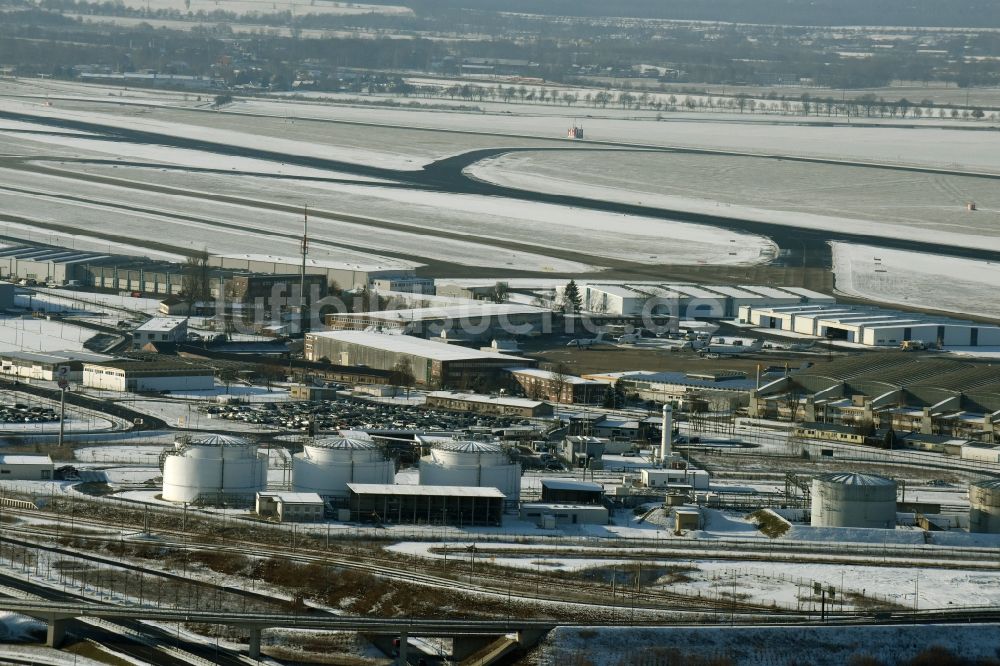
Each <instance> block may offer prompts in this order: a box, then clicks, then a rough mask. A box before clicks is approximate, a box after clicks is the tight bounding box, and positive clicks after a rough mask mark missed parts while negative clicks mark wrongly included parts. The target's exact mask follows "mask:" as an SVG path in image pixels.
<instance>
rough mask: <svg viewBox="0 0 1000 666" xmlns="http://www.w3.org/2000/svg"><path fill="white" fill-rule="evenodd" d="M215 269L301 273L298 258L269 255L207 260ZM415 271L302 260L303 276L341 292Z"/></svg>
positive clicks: (224, 257) (236, 256)
mask: <svg viewBox="0 0 1000 666" xmlns="http://www.w3.org/2000/svg"><path fill="white" fill-rule="evenodd" d="M209 264H210V265H211V266H213V267H216V268H221V269H224V270H228V271H232V272H234V273H270V274H282V273H285V274H288V273H291V274H296V275H297V274H298V273H299V272H300V271H301V270H302V258H301V257H282V256H275V255H269V254H230V255H218V256H213V257H211V258H210V259H209ZM415 274H416V269H415V268H410V267H397V266H380V265H378V264H354V263H347V262H342V261H330V260H326V259H320V258H316V257H309V258H308V259H307V260H306V275H322V276H323V277H324V278H325V280H326V283H327V284H330V283H334V282H335V283H336V284H337V286H339V287H340V288H341V289H358V288H363V287H368V286H370V285H371V284H372V281H374V280H377V279H384V278H406V277H414V276H415Z"/></svg>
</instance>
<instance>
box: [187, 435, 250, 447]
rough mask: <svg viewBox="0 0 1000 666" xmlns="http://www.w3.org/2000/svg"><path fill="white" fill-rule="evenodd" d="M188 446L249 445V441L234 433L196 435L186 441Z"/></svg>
mask: <svg viewBox="0 0 1000 666" xmlns="http://www.w3.org/2000/svg"><path fill="white" fill-rule="evenodd" d="M188 445H189V446H249V445H250V442H249V441H247V440H245V439H243V438H242V437H236V436H234V435H217V434H214V433H212V434H208V435H197V436H195V437H192V438H191V441H190V442H188Z"/></svg>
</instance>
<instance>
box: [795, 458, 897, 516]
mask: <svg viewBox="0 0 1000 666" xmlns="http://www.w3.org/2000/svg"><path fill="white" fill-rule="evenodd" d="M811 524H812V525H813V527H874V528H881V529H894V528H895V527H896V482H895V481H893V480H892V479H887V478H885V477H883V476H876V475H874V474H854V473H849V472H837V473H833V474H823V475H821V476H817V477H816V478H814V479H813V482H812V519H811Z"/></svg>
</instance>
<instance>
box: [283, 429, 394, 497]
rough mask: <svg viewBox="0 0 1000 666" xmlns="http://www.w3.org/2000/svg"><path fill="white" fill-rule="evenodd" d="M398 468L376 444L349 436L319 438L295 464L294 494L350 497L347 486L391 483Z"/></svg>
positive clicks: (293, 475)
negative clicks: (352, 484)
mask: <svg viewBox="0 0 1000 666" xmlns="http://www.w3.org/2000/svg"><path fill="white" fill-rule="evenodd" d="M395 476H396V466H395V464H394V463H393V461H392V460H386V458H385V456H384V455H383V454H382V451H381V450H380V449H379V447H378V446H376V445H375V443H373V442H370V441H364V440H360V439H350V438H346V437H328V438H323V439H316V440H313V441H311V442H309V443H308V444H306V445H305V446H303V447H302V453H297V454H295V457H294V458H293V461H292V486H293V488H294V490H295V492H303V493H319V494H320V495H322V496H324V497H347V484H348V483H392V482H393V480H394V478H395Z"/></svg>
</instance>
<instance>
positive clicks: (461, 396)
mask: <svg viewBox="0 0 1000 666" xmlns="http://www.w3.org/2000/svg"><path fill="white" fill-rule="evenodd" d="M491 356H497V354H491ZM427 397H428V398H449V399H451V400H464V401H466V402H479V403H490V404H493V405H503V406H505V407H530V408H534V407H538V406H540V405H544V404H545V403H544V402H543V401H541V400H528V399H527V398H501V397H494V396H490V395H480V394H478V393H460V392H458V391H431V392H430V393H428V394H427Z"/></svg>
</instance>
